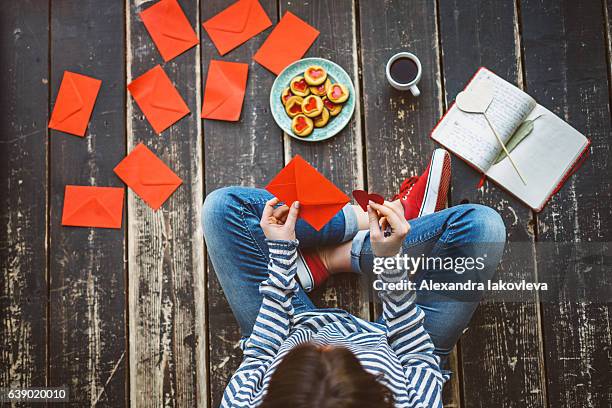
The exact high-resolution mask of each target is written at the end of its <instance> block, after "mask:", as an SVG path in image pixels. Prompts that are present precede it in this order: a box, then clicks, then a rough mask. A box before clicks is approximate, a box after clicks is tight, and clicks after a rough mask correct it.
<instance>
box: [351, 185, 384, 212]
mask: <svg viewBox="0 0 612 408" xmlns="http://www.w3.org/2000/svg"><path fill="white" fill-rule="evenodd" d="M353 197H355V201H357V204H359V206H360V207H361V209H362V210H363V211H365V212H368V204H369V203H370V201H372V202H375V203H377V204H380V205H382V204H384V203H385V198H384V197H383V196H381V195H380V194H375V193H368V192H367V191H364V190H353Z"/></svg>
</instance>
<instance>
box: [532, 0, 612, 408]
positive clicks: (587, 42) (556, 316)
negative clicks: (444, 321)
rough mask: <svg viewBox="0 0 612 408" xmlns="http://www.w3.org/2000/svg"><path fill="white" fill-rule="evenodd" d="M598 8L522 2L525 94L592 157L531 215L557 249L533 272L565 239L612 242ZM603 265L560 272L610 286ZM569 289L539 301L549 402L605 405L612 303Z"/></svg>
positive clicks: (611, 398) (563, 254)
mask: <svg viewBox="0 0 612 408" xmlns="http://www.w3.org/2000/svg"><path fill="white" fill-rule="evenodd" d="M603 10H604V8H603V7H602V3H601V2H597V1H570V0H563V1H548V2H544V3H542V2H540V1H532V0H523V1H522V2H521V16H522V40H523V48H524V50H525V51H524V61H525V87H526V89H527V91H528V92H529V93H530V94H531V95H533V96H534V97H535V98H536V99H537V100H538V101H539V102H540V103H541V104H542V105H544V106H546V107H548V108H549V109H551V110H552V111H553V112H555V113H556V114H557V115H559V116H560V117H561V118H563V119H565V120H566V121H568V122H569V123H570V124H571V125H572V126H574V127H575V128H576V129H578V130H580V131H582V132H583V133H585V134H586V135H587V136H588V137H589V138H590V139H591V141H592V146H591V149H590V152H591V157H590V158H589V159H588V160H587V161H586V162H585V164H584V165H583V166H582V167H581V168H580V170H579V171H578V172H577V173H576V174H575V175H574V176H573V177H572V178H570V179H569V181H568V182H567V183H566V184H565V185H564V187H563V188H562V189H561V191H559V193H557V194H556V195H555V196H554V197H553V199H552V201H551V202H550V203H549V204H548V206H547V207H546V208H544V210H543V211H542V212H541V213H540V214H538V216H537V236H538V240H539V241H541V242H546V243H550V244H554V245H555V246H557V247H558V249H557V251H558V253H557V257H556V258H555V260H554V262H555V265H554V268H551V266H550V265H546V264H544V263H543V262H542V264H540V265H539V269H544V268H546V270H547V271H548V273H552V277H555V278H559V280H561V279H562V278H563V275H562V274H563V273H564V269H565V267H566V265H568V264H569V263H570V256H571V255H572V254H571V252H572V251H568V250H567V243H568V242H580V243H589V242H592V243H597V242H603V243H608V244H607V245H609V243H610V241H612V209H611V207H610V202H611V201H612V188H611V185H610V183H611V179H612V167H611V161H610V157H611V154H610V135H611V134H612V132H611V124H610V121H611V118H610V94H609V89H608V87H607V86H606V84H607V83H609V71H608V68H609V67H608V66H607V65H608V64H609V62H610V55H609V54H607V53H606V48H605V47H606V39H605V33H604V30H602V28H604V27H605V20H604V14H603ZM608 250H609V247H608ZM579 253H580V252H579ZM546 261H549V259H547V260H546ZM603 262H604V261H603V259H599V260H598V263H599V264H600V265H604V263H603ZM607 269H608V270H607V272H608V273H605V269H604V271H602V272H604V273H596V274H595V275H593V274H592V273H590V272H589V269H584V270H583V269H579V268H572V269H570V270H569V271H568V272H569V273H571V274H572V276H573V277H575V278H576V279H577V281H579V282H580V281H582V282H587V285H588V286H590V287H592V285H593V283H594V282H598V283H597V284H601V285H602V286H603V284H604V283H603V282H607V283H608V285H609V283H610V279H612V278H611V276H610V274H609V268H607ZM595 270H597V268H595ZM569 290H571V288H564V289H563V290H562V291H561V293H560V296H559V299H558V301H553V302H550V303H548V302H547V303H543V305H542V324H543V329H544V350H546V356H545V357H546V361H545V363H546V371H547V380H548V402H549V406H551V407H609V406H610V405H612V389H611V387H612V386H611V384H612V381H611V380H610V379H611V367H612V355H611V354H610V344H612V333H611V330H610V324H609V323H610V321H611V315H612V312H611V310H610V307H611V304H609V303H608V304H603V303H599V302H590V301H586V302H585V301H581V302H576V301H575V300H574V299H572V298H571V297H570V295H569V294H568V293H569Z"/></svg>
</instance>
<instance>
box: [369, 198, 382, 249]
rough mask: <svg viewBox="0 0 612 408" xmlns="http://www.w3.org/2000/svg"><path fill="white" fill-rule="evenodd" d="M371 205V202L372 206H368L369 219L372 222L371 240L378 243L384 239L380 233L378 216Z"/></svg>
mask: <svg viewBox="0 0 612 408" xmlns="http://www.w3.org/2000/svg"><path fill="white" fill-rule="evenodd" d="M371 204H372V202H370V205H368V219H369V221H370V239H371V240H374V241H377V240H379V239H380V238H381V237H382V234H381V232H380V226H379V225H378V214H376V211H374V209H373V208H372V206H371Z"/></svg>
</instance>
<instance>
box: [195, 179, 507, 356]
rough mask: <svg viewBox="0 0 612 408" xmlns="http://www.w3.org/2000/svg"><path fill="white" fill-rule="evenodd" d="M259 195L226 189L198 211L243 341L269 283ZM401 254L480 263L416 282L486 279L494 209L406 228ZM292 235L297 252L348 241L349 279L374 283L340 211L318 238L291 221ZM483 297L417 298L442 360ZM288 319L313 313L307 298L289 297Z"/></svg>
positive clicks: (491, 268)
mask: <svg viewBox="0 0 612 408" xmlns="http://www.w3.org/2000/svg"><path fill="white" fill-rule="evenodd" d="M270 198H272V195H271V194H270V193H268V192H267V191H265V190H260V189H255V188H246V187H226V188H221V189H218V190H215V191H213V192H212V193H210V194H208V196H207V197H206V200H205V202H204V207H203V211H202V226H203V230H204V237H205V239H206V246H207V249H208V255H209V257H210V260H211V261H212V264H213V267H214V270H215V272H216V274H217V277H218V279H219V282H220V283H221V287H222V288H223V292H224V293H225V296H226V298H227V301H228V302H229V305H230V307H231V309H232V311H233V313H234V316H235V317H236V320H237V321H238V324H239V325H240V330H241V332H242V335H243V336H249V335H250V333H251V330H252V328H253V325H254V323H255V319H256V318H257V314H258V313H259V307H260V305H261V301H262V298H261V295H260V294H259V284H260V282H261V281H263V280H265V279H266V278H267V276H268V247H267V244H266V242H265V237H264V234H263V231H262V229H261V227H260V226H259V221H260V218H261V214H262V212H263V208H264V205H265V203H266V201H268V200H269V199H270ZM410 227H411V229H410V232H409V233H408V235H407V236H406V239H405V241H404V248H403V253H405V254H408V255H409V256H414V257H418V256H429V257H440V258H443V259H453V260H456V259H459V258H467V257H472V258H477V257H481V256H483V254H485V253H486V255H485V256H484V261H483V268H482V269H481V270H476V269H475V268H474V269H472V270H470V271H465V272H464V273H462V274H458V273H455V272H454V271H448V270H440V269H439V268H437V267H430V268H425V269H422V270H420V271H419V273H418V275H417V276H416V282H417V284H418V282H421V281H423V280H425V279H427V280H432V281H435V282H465V281H467V280H471V281H486V280H487V279H490V278H492V276H493V274H494V273H495V269H496V267H497V265H498V263H499V260H500V259H501V256H502V253H503V245H504V242H505V236H506V233H505V227H504V224H503V222H502V220H501V217H500V216H499V214H498V213H497V212H495V211H494V210H492V209H490V208H488V207H484V206H481V205H473V204H467V205H458V206H456V207H452V208H449V209H446V210H443V211H440V212H437V213H435V214H431V215H428V216H424V217H421V218H418V219H414V220H411V221H410ZM296 236H297V238H298V240H299V243H300V244H299V247H300V248H312V247H320V246H326V245H333V244H338V243H341V242H345V241H348V240H353V242H352V248H351V258H352V259H351V262H352V265H353V269H354V271H355V272H360V273H363V274H367V275H368V276H374V274H373V269H374V268H373V267H374V256H373V254H372V248H371V245H370V240H369V233H368V232H367V231H358V225H357V217H356V215H355V213H354V210H353V208H352V207H351V206H349V205H347V206H346V207H345V208H344V209H343V210H342V211H341V212H339V213H338V214H336V215H335V216H334V217H333V218H332V220H331V221H330V222H329V223H328V224H326V225H325V226H324V227H323V228H322V229H321V230H320V231H316V230H315V229H313V228H312V227H311V226H310V225H308V224H307V223H306V222H304V221H303V220H298V222H297V225H296ZM481 296H482V293H481V292H479V291H472V292H469V293H468V292H466V293H462V294H460V293H456V294H453V293H451V294H449V293H448V292H443V291H431V290H424V291H417V303H418V305H419V306H420V307H421V309H422V310H423V311H424V312H425V323H424V325H425V329H426V330H427V331H428V332H429V334H430V336H431V339H432V341H433V343H434V345H435V348H436V353H437V354H438V355H440V357H442V358H443V359H444V357H446V355H448V353H449V352H450V351H451V349H452V348H453V347H454V345H455V343H456V342H457V340H458V339H459V336H461V334H462V333H463V331H464V329H465V328H466V327H467V325H468V323H469V321H470V319H471V317H472V314H473V313H474V310H475V309H476V307H477V306H478V303H479V301H480V297H481ZM293 305H294V308H295V313H296V314H297V313H300V312H304V311H309V310H315V309H317V308H316V306H315V305H314V304H313V303H312V301H311V300H310V299H309V297H308V295H307V294H306V293H305V292H304V291H303V290H301V289H300V290H299V291H298V292H297V294H296V296H294V298H293Z"/></svg>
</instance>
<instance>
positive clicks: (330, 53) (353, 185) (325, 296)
mask: <svg viewBox="0 0 612 408" xmlns="http://www.w3.org/2000/svg"><path fill="white" fill-rule="evenodd" d="M286 11H291V12H292V13H293V14H295V15H297V16H299V17H300V18H302V19H303V20H304V21H306V22H308V23H309V24H311V25H313V26H314V27H316V28H317V30H319V31H320V34H319V37H318V38H317V40H316V41H315V43H314V44H313V45H312V47H310V49H309V50H308V52H307V54H306V57H315V56H316V57H320V58H327V59H329V60H331V61H334V62H335V63H337V64H339V65H340V66H341V67H343V68H344V69H345V70H346V72H347V73H348V74H349V76H350V77H351V78H352V81H353V84H354V85H355V91H356V93H357V95H356V101H357V103H356V106H355V114H354V115H353V118H352V119H351V122H350V123H349V124H348V125H347V127H346V128H344V129H343V130H342V131H341V132H340V133H339V134H338V135H336V136H334V137H333V138H332V139H329V140H327V141H324V142H322V143H308V142H301V141H298V140H296V139H294V138H292V137H290V136H288V135H285V139H284V141H285V162H288V161H289V160H291V158H293V156H295V155H296V154H299V155H301V156H302V157H303V158H304V159H306V160H307V161H308V162H309V163H310V164H312V165H313V166H314V167H315V168H316V169H318V170H319V171H320V172H321V173H323V174H324V175H325V176H326V177H328V178H329V179H330V180H331V181H332V182H333V183H334V184H335V185H336V186H338V188H340V189H341V190H343V191H345V192H346V193H347V194H349V195H350V192H351V191H353V190H355V189H358V188H363V184H364V173H363V160H362V157H363V151H362V150H363V149H362V145H363V141H362V132H361V97H360V89H359V78H358V75H357V73H358V61H357V60H358V50H357V26H356V21H357V20H356V9H355V3H354V2H353V1H352V0H338V1H333V2H331V1H320V0H317V1H312V2H308V3H298V2H294V1H281V4H280V10H279V12H280V15H281V16H282V15H283V14H284V13H285V12H286ZM369 296H370V291H369V288H368V284H367V282H366V279H359V277H358V276H356V275H352V274H342V275H336V276H334V277H332V278H331V279H329V281H328V283H327V284H326V285H324V286H323V287H321V288H319V289H318V290H316V291H314V292H313V293H312V294H311V298H312V299H313V301H314V302H315V304H316V305H318V306H321V307H344V308H346V310H348V311H350V312H351V313H353V314H355V315H356V316H361V317H364V318H370V307H369Z"/></svg>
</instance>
